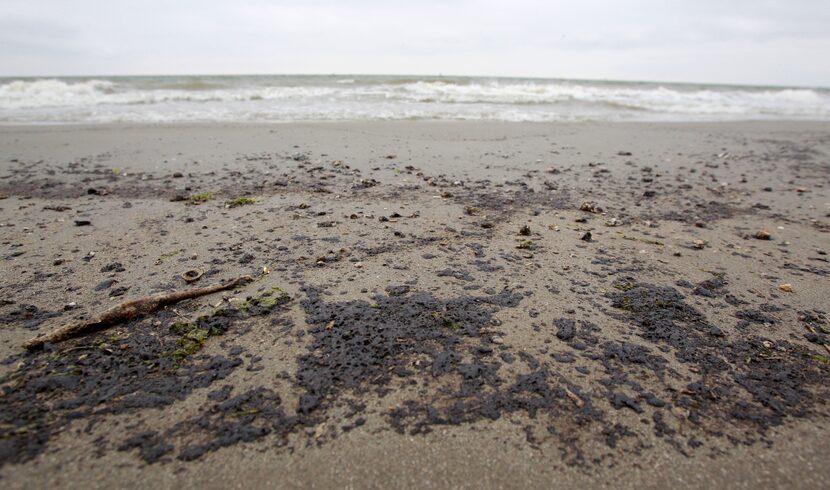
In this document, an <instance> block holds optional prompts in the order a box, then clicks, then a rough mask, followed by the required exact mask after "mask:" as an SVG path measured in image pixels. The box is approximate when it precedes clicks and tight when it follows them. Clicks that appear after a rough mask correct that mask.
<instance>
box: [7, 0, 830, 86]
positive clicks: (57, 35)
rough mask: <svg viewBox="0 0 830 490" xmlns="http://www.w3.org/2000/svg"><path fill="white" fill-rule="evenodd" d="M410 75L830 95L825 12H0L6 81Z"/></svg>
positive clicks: (608, 8)
mask: <svg viewBox="0 0 830 490" xmlns="http://www.w3.org/2000/svg"><path fill="white" fill-rule="evenodd" d="M332 73H336V74H412V75H438V74H443V75H484V76H528V77H552V78H585V79H610V80H651V81H678V82H697V83H737V84H751V85H789V86H823V87H827V86H830V0H789V1H775V0H754V1H749V0H717V1H714V0H687V1H676V0H616V1H610V0H608V1H600V0H580V1H567V2H566V1H556V0H548V1H533V0H509V1H502V0H479V1H472V0H414V1H413V0H408V1H396V0H387V1H380V0H351V1H350V0H339V1H337V0H304V1H296V2H287V1H278V0H274V1H266V0H236V1H218V0H199V1H190V0H182V1H177V0H166V1H158V0H142V1H131V0H121V1H118V0H104V1H102V0H2V2H0V76H12V77H13V76H69V75H87V76H103V75H164V74H171V75H181V74H332Z"/></svg>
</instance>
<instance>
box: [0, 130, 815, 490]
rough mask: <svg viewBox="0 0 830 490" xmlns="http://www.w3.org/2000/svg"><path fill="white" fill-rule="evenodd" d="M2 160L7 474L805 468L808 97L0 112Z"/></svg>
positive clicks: (784, 471) (104, 476)
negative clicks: (432, 111)
mask: <svg viewBox="0 0 830 490" xmlns="http://www.w3.org/2000/svg"><path fill="white" fill-rule="evenodd" d="M0 162H2V163H0V198H2V199H0V239H1V240H2V245H3V256H2V263H3V266H2V273H1V274H0V326H2V327H0V358H2V359H3V362H2V364H0V386H2V391H0V393H2V400H0V405H2V409H1V410H0V482H2V486H3V487H4V488H9V489H13V488H44V487H61V488H113V487H118V488H146V487H154V488H229V487H237V488H250V487H265V486H267V487H274V488H335V487H336V488H343V487H347V488H352V487H354V488H412V487H420V488H449V487H452V488H482V487H513V488H552V487H556V488H585V487H606V486H607V487H614V488H657V487H666V486H681V485H682V486H683V487H688V488H712V487H729V488H758V487H759V486H760V487H765V488H826V485H827V481H828V479H830V466H828V465H827V460H828V457H827V455H828V454H830V424H829V423H828V422H829V420H828V414H830V410H828V408H829V407H828V401H827V400H828V388H829V387H830V352H829V351H828V347H826V346H827V345H828V344H830V340H828V333H830V322H828V319H827V311H828V309H830V281H829V280H828V273H830V264H829V263H828V260H830V256H828V252H830V235H829V234H828V232H829V231H830V123H827V122H806V121H802V122H706V123H691V122H689V123H633V122H632V123H610V122H586V123H510V122H460V121H394V122H319V123H305V124H304V123H290V124H250V125H244V124H218V123H217V124H203V125H198V124H188V125H175V124H169V125H158V126H152V125H126V124H125V125H115V124H107V125H103V124H102V125H88V126H80V125H53V126H2V127H0ZM187 271H195V272H193V274H194V276H196V277H198V279H197V280H195V281H193V282H187V281H185V280H184V279H183V277H182V275H183V274H184V273H186V272H187ZM244 275H249V276H251V277H252V278H254V280H253V281H252V282H250V283H247V284H245V285H242V286H239V287H237V288H234V289H230V290H227V291H224V292H217V293H214V294H211V295H207V296H204V297H201V298H197V299H191V300H186V301H182V302H179V303H176V304H173V305H169V306H167V307H165V308H162V309H160V310H159V311H157V312H153V313H151V314H149V315H146V316H145V317H143V318H140V319H137V320H134V321H131V322H128V323H125V324H121V325H116V326H113V327H110V328H106V329H102V330H100V331H97V332H92V333H90V334H88V335H83V336H78V337H77V338H73V339H70V340H67V341H65V342H61V343H55V344H47V345H45V347H44V348H42V349H35V350H31V351H27V350H26V349H24V348H22V347H21V344H22V343H23V342H24V341H26V340H28V339H30V338H32V337H34V336H36V335H38V334H42V333H45V332H47V331H49V330H51V329H53V328H55V327H58V326H60V325H63V324H66V323H69V322H72V321H74V320H78V319H84V318H90V317H92V316H94V315H96V314H98V313H100V312H102V311H104V310H105V309H107V308H109V307H110V306H113V305H116V304H118V303H119V302H121V301H125V300H129V299H133V298H138V297H141V296H144V295H148V294H154V293H159V292H171V291H179V290H185V289H188V288H194V287H201V286H207V285H210V284H216V283H219V282H221V281H225V280H229V279H233V278H237V277H240V276H244Z"/></svg>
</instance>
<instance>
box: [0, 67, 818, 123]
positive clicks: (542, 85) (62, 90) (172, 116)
mask: <svg viewBox="0 0 830 490" xmlns="http://www.w3.org/2000/svg"><path fill="white" fill-rule="evenodd" d="M347 119H348V120H351V119H474V120H475V119H492V120H507V121H557V120H658V121H659V120H720V119H820V120H826V119H830V91H828V90H826V89H810V88H759V87H737V86H710V85H688V84H656V83H633V82H588V81H570V80H542V79H507V78H473V77H469V78H442V77H426V78H424V77H422V78H418V77H383V76H363V77H360V76H354V77H349V78H343V77H333V76H332V77H327V76H260V77H253V76H226V77H195V76H194V77H116V78H96V79H74V78H66V79H5V80H0V122H2V123H50V122H186V121H229V122H233V121H237V122H242V121H296V120H347Z"/></svg>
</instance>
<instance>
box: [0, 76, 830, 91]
mask: <svg viewBox="0 0 830 490" xmlns="http://www.w3.org/2000/svg"><path fill="white" fill-rule="evenodd" d="M161 77H170V78H174V77H406V78H417V77H426V78H501V79H524V80H556V81H567V82H589V83H598V82H600V83H609V82H610V83H645V84H660V83H665V84H671V85H708V86H725V87H746V88H781V89H788V88H795V89H820V90H830V86H823V85H781V84H767V83H753V84H748V83H737V82H690V81H674V80H642V79H625V78H619V79H615V78H578V77H577V78H571V77H546V76H521V75H451V74H443V73H438V74H429V75H427V74H411V73H410V74H401V73H187V74H158V73H157V74H122V75H112V74H110V75H104V74H97V75H89V74H84V75H0V80H3V79H54V78H57V79H60V78H84V79H95V78H161Z"/></svg>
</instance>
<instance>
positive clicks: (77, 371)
mask: <svg viewBox="0 0 830 490" xmlns="http://www.w3.org/2000/svg"><path fill="white" fill-rule="evenodd" d="M287 299H288V298H287V297H286V296H282V295H280V296H272V295H271V294H270V293H267V294H266V295H264V296H263V297H261V298H256V299H252V300H250V301H249V302H247V303H245V304H243V306H242V307H240V308H239V309H230V310H217V311H216V312H214V313H213V314H211V315H208V316H204V317H200V318H199V319H197V320H196V321H194V322H193V323H190V324H187V325H183V324H181V323H178V324H175V323H173V324H172V325H171V323H172V322H171V320H173V319H174V318H173V316H172V313H169V312H167V311H162V312H160V313H159V314H158V315H156V318H157V319H158V318H161V319H162V321H163V322H166V323H167V324H168V325H170V327H169V328H159V327H154V326H153V325H152V323H151V322H150V321H149V320H147V321H137V322H132V323H130V324H127V325H126V328H125V330H126V331H128V332H129V334H128V336H126V337H118V336H115V335H112V334H108V333H107V332H102V333H100V334H96V335H90V336H87V337H84V338H80V339H75V340H71V341H68V342H66V343H64V344H61V346H60V347H59V346H53V345H51V344H47V345H46V346H45V348H44V349H43V350H42V351H32V352H27V353H26V354H22V355H18V356H13V357H12V358H9V359H6V360H5V362H6V363H14V364H18V367H17V368H16V369H15V370H13V371H12V372H11V373H9V374H8V375H6V376H4V377H3V378H2V379H0V389H2V391H3V410H2V411H0V466H2V465H4V464H6V463H20V462H24V461H28V460H30V459H32V458H33V457H35V456H36V455H38V454H40V453H41V452H42V451H43V450H44V449H45V448H46V446H47V444H48V442H49V440H50V438H51V437H52V436H53V435H55V434H57V433H59V432H61V431H63V430H64V429H65V428H66V426H67V424H68V423H69V422H71V421H73V420H86V421H88V422H89V424H94V423H95V422H96V421H97V420H99V419H101V418H103V417H104V416H107V415H111V414H122V413H128V412H129V413H132V412H138V411H140V410H142V409H147V408H163V407H166V406H169V405H171V404H172V403H174V402H176V401H179V400H183V399H185V398H187V397H188V396H189V395H190V393H191V392H192V391H193V390H196V389H199V388H205V387H208V386H210V385H211V384H213V383H214V382H216V381H218V380H222V379H224V378H226V377H227V376H228V375H229V374H230V373H231V372H233V371H234V370H235V369H236V368H237V367H238V366H240V365H241V364H242V359H241V358H240V357H239V356H238V354H240V353H241V350H236V349H231V351H230V352H228V355H227V356H225V355H215V356H210V355H203V354H199V353H198V351H199V350H200V349H201V346H202V344H203V343H204V341H205V340H207V338H209V337H212V336H217V335H223V334H225V333H226V332H227V331H228V330H229V329H230V328H232V327H233V326H234V324H235V323H236V322H238V321H240V320H242V319H244V318H247V317H250V316H259V315H265V314H269V313H271V312H272V311H279V310H280V309H281V305H282V304H283V303H285V302H286V301H287ZM275 307H280V308H275ZM90 426H91V425H90ZM122 448H123V449H125V450H126V449H132V448H138V449H139V451H140V454H141V455H142V457H143V458H144V459H145V460H146V461H155V460H157V459H158V458H160V457H161V456H162V455H164V454H166V453H167V452H169V451H170V450H172V445H170V444H169V443H167V442H165V441H164V440H162V439H161V438H160V437H159V436H158V435H156V434H152V433H140V434H138V435H135V436H134V437H132V438H130V439H129V440H127V442H126V443H125V444H124V445H123V446H122Z"/></svg>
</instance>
